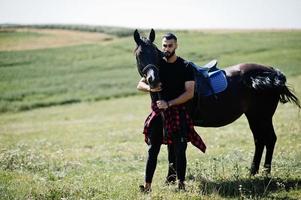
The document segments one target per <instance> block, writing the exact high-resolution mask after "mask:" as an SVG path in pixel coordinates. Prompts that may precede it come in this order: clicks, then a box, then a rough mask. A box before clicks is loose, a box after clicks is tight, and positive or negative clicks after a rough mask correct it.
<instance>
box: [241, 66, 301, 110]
mask: <svg viewBox="0 0 301 200" xmlns="http://www.w3.org/2000/svg"><path fill="white" fill-rule="evenodd" d="M243 82H244V84H245V85H246V86H247V87H249V88H251V89H253V90H256V91H266V90H269V91H275V92H276V93H278V94H279V100H280V102H281V103H287V102H291V103H294V104H296V105H297V106H298V107H299V108H300V109H301V105H300V101H299V99H298V98H297V96H296V95H295V94H294V93H293V91H292V90H291V89H290V88H289V87H288V86H287V85H286V77H285V75H284V74H283V73H282V72H281V71H280V70H278V69H274V68H267V70H259V71H253V72H252V71H250V73H247V74H246V75H245V76H244V78H243Z"/></svg>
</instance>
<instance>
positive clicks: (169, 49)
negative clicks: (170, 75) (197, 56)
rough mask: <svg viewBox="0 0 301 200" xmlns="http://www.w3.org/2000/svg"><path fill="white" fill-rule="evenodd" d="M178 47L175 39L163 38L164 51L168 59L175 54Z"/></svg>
mask: <svg viewBox="0 0 301 200" xmlns="http://www.w3.org/2000/svg"><path fill="white" fill-rule="evenodd" d="M177 47H178V45H177V42H176V41H175V40H174V39H171V40H167V39H166V38H163V40H162V51H163V53H164V56H165V57H166V58H167V59H168V58H170V57H172V56H173V55H174V54H175V52H176V49H177Z"/></svg>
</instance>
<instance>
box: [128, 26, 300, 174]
mask: <svg viewBox="0 0 301 200" xmlns="http://www.w3.org/2000/svg"><path fill="white" fill-rule="evenodd" d="M134 40H135V42H136V44H137V48H136V49H135V54H136V59H137V67H138V72H139V73H140V75H141V76H144V77H145V78H146V80H147V82H148V83H149V85H150V86H151V87H153V88H155V87H156V86H157V85H158V84H159V82H160V80H159V70H160V66H158V63H159V60H160V59H162V52H161V51H160V50H159V49H158V48H157V47H156V46H155V45H154V44H153V41H154V40H155V32H154V30H153V29H152V30H151V32H150V35H149V37H148V38H144V37H140V34H139V32H138V31H137V30H136V31H135V32H134ZM224 71H225V73H226V76H227V81H228V87H227V89H226V90H225V91H223V92H221V93H219V94H218V95H217V97H216V96H215V97H213V96H211V97H210V96H209V97H203V98H196V97H195V98H194V99H193V100H192V102H191V104H192V109H191V115H192V117H193V120H194V122H195V125H196V126H201V127H220V126H224V125H227V124H229V123H232V122H234V121H235V120H236V119H238V118H239V117H240V116H241V115H242V114H245V115H246V117H247V119H248V122H249V126H250V129H251V131H252V133H253V137H254V142H255V153H254V158H253V161H252V165H251V171H250V172H251V174H252V175H254V174H256V173H258V170H259V165H260V160H261V157H262V153H263V150H264V147H265V148H266V157H265V162H264V168H265V171H266V172H267V173H270V171H271V163H272V157H273V151H274V146H275V143H276V139H277V137H276V135H275V131H274V127H273V122H272V118H273V115H274V113H275V110H276V108H277V105H278V102H279V101H280V102H281V103H286V102H293V103H295V104H296V105H297V106H298V107H299V108H301V107H300V103H299V100H298V98H297V97H296V96H295V95H294V94H293V93H292V92H291V91H290V89H289V88H288V87H287V86H286V85H285V83H286V78H285V76H284V74H283V73H281V72H280V71H279V70H276V69H274V68H272V67H268V66H263V65H259V64H238V65H235V66H231V67H228V68H225V69H224ZM170 73H172V71H171V72H170Z"/></svg>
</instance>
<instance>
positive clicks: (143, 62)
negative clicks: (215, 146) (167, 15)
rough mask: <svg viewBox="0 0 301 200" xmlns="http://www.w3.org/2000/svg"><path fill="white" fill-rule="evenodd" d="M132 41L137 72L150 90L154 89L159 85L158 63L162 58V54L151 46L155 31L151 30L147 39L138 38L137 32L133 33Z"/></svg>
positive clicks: (154, 46) (153, 45)
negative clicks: (144, 79)
mask: <svg viewBox="0 0 301 200" xmlns="http://www.w3.org/2000/svg"><path fill="white" fill-rule="evenodd" d="M134 40H135V42H136V44H137V48H136V49H135V54H136V60H137V67H138V72H139V74H140V75H141V76H144V77H145V78H146V81H147V83H148V84H149V85H150V87H151V88H155V87H157V86H158V84H159V83H160V80H159V69H158V63H159V60H160V59H161V58H162V52H161V51H160V50H159V49H158V48H157V47H156V45H155V44H153V42H154V40H155V31H154V30H153V29H152V30H151V32H150V34H149V37H148V38H144V37H140V34H139V32H138V30H137V29H136V30H135V32H134Z"/></svg>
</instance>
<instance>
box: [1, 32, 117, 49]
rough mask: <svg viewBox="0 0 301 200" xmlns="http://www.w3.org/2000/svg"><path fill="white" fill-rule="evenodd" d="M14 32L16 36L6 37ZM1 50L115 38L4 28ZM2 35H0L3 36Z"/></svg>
mask: <svg viewBox="0 0 301 200" xmlns="http://www.w3.org/2000/svg"><path fill="white" fill-rule="evenodd" d="M5 33H13V34H15V37H11V35H10V37H6V36H5ZM0 34H1V35H2V37H0V41H1V45H0V51H15V50H31V49H45V48H54V47H62V46H72V45H79V44H93V43H99V42H104V41H110V40H112V39H114V37H113V36H110V35H107V34H104V33H92V32H81V31H70V30H58V29H28V28H24V29H2V30H0ZM1 35H0V36H1Z"/></svg>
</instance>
